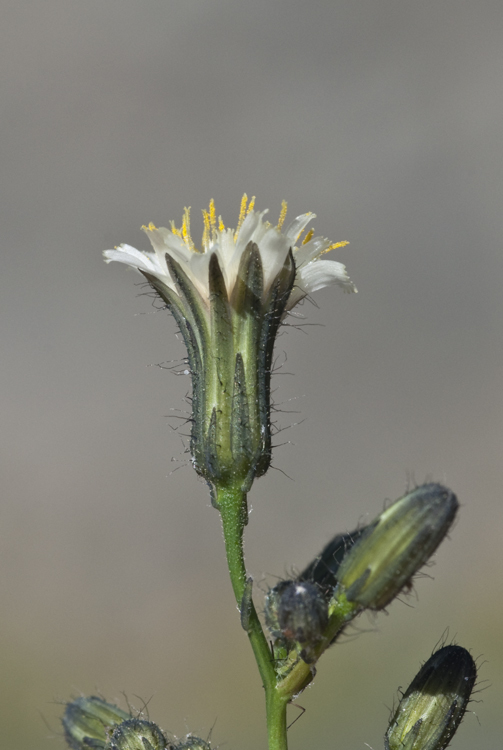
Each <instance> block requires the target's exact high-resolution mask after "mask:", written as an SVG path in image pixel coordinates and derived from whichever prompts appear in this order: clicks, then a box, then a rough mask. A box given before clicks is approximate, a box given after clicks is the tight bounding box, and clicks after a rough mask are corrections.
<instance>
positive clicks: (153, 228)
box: [142, 222, 157, 232]
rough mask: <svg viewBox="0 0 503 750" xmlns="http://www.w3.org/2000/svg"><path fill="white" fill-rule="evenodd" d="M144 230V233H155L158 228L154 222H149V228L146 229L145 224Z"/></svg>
mask: <svg viewBox="0 0 503 750" xmlns="http://www.w3.org/2000/svg"><path fill="white" fill-rule="evenodd" d="M142 229H143V231H144V232H154V231H155V230H156V229H157V227H156V225H155V224H152V222H149V225H148V227H146V226H145V224H143V225H142Z"/></svg>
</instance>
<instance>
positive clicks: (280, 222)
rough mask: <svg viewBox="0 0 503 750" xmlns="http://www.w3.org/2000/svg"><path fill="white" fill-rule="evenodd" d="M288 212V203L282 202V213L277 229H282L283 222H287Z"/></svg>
mask: <svg viewBox="0 0 503 750" xmlns="http://www.w3.org/2000/svg"><path fill="white" fill-rule="evenodd" d="M287 210H288V203H287V202H286V201H281V211H280V214H279V219H278V223H277V224H276V229H281V227H282V226H283V222H284V221H285V217H286V212H287Z"/></svg>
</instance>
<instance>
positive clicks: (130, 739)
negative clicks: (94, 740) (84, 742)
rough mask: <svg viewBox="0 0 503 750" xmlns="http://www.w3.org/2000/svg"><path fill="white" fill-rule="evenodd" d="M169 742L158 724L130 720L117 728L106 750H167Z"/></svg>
mask: <svg viewBox="0 0 503 750" xmlns="http://www.w3.org/2000/svg"><path fill="white" fill-rule="evenodd" d="M166 748H168V742H167V740H166V737H165V736H164V734H163V732H161V730H160V729H159V727H158V726H157V724H154V723H153V722H152V721H142V720H141V719H129V720H128V721H123V722H122V724H119V725H118V726H117V727H115V729H114V732H113V734H112V736H111V738H110V741H109V743H108V744H107V745H106V750H166Z"/></svg>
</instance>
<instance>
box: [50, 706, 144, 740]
mask: <svg viewBox="0 0 503 750" xmlns="http://www.w3.org/2000/svg"><path fill="white" fill-rule="evenodd" d="M130 718H131V717H130V715H129V714H127V713H126V712H125V711H122V710H121V709H120V708H119V707H118V706H115V705H114V704H113V703H107V702H106V701H104V700H102V699H101V698H98V697H97V696H95V695H91V696H89V697H82V698H77V700H75V701H73V702H72V703H67V704H66V709H65V713H64V716H63V718H62V724H63V728H64V730H65V738H66V741H67V742H68V745H69V746H70V747H71V748H72V750H86V749H87V748H100V749H101V748H104V747H105V745H106V743H107V740H108V739H109V737H110V735H111V732H112V730H113V728H114V727H115V726H116V725H117V724H120V723H121V722H123V721H125V720H126V719H130Z"/></svg>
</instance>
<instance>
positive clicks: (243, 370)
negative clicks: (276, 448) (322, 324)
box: [104, 195, 357, 491]
mask: <svg viewBox="0 0 503 750" xmlns="http://www.w3.org/2000/svg"><path fill="white" fill-rule="evenodd" d="M254 205H255V198H252V199H251V201H250V202H249V203H248V199H247V196H246V195H244V196H243V199H242V201H241V210H240V214H239V219H238V224H237V228H236V229H228V228H226V227H225V225H224V224H223V222H222V219H221V218H220V217H219V218H218V221H217V218H216V213H215V205H214V203H213V201H211V202H210V205H209V209H208V210H207V211H203V219H204V232H203V237H202V243H201V248H200V249H198V248H196V246H195V244H194V242H193V240H192V237H191V234H190V209H188V208H186V209H185V212H184V215H183V223H182V227H181V228H180V229H178V228H177V227H176V226H175V224H174V223H173V222H171V227H170V229H167V228H165V227H159V228H157V227H156V226H154V225H153V224H149V225H148V227H146V226H144V227H142V228H143V230H144V231H145V233H146V234H147V236H148V238H149V240H150V242H151V245H152V248H153V250H152V251H140V250H137V249H136V248H134V247H131V245H120V246H119V247H116V248H115V249H114V250H106V251H105V253H104V256H105V261H106V262H107V263H110V262H111V261H118V262H119V263H125V264H126V265H129V266H131V267H132V268H134V269H136V270H137V271H139V272H140V273H141V274H142V275H143V276H144V277H145V278H146V279H147V280H148V282H149V283H150V284H151V286H152V287H153V288H154V289H155V291H156V292H157V293H158V294H159V295H160V297H161V298H162V299H163V300H164V302H165V303H166V305H167V306H168V308H169V309H170V311H171V312H172V313H173V316H174V317H175V319H176V321H177V323H178V325H179V327H180V331H181V333H182V335H183V337H184V340H185V344H186V346H187V351H188V360H189V365H190V369H191V374H192V390H193V393H192V408H193V425H192V436H191V452H192V456H193V462H194V467H195V469H196V471H197V472H198V473H199V474H200V475H201V476H203V477H204V478H205V479H206V480H207V481H208V483H209V484H210V487H212V488H214V487H215V485H216V484H218V486H225V485H232V486H236V484H237V485H239V486H240V487H241V488H242V489H243V491H247V490H248V489H249V487H250V486H251V483H252V482H253V479H254V477H256V476H262V475H263V474H264V473H265V471H267V469H268V467H269V464H270V460H271V430H270V375H271V365H272V354H273V348H274V341H275V338H276V333H277V330H278V327H279V325H280V323H281V321H282V319H283V318H284V317H285V315H286V314H287V312H288V311H289V310H291V309H292V308H293V307H294V306H295V305H296V304H297V303H298V302H299V301H300V300H302V299H303V298H304V297H306V296H307V295H309V294H311V293H312V292H315V291H317V290H318V289H322V288H323V287H325V286H330V285H332V284H337V285H339V286H341V287H342V288H343V290H344V291H346V292H356V291H357V290H356V288H355V286H354V284H353V282H352V281H351V280H350V278H349V276H348V275H347V273H346V268H345V266H344V265H343V264H342V263H338V262H336V261H331V260H321V258H322V256H323V255H325V254H326V253H327V252H329V251H330V250H333V249H335V248H337V247H343V246H344V245H347V244H348V243H347V242H338V243H335V244H332V243H330V242H329V241H328V240H327V239H324V238H322V237H314V232H313V230H311V231H309V232H308V233H307V235H306V236H305V237H304V239H303V240H302V241H301V242H300V237H301V236H302V234H303V232H304V230H305V229H306V226H307V224H308V223H309V222H310V221H311V220H312V219H314V218H315V214H313V213H306V214H302V215H301V216H298V217H297V218H296V219H294V221H293V222H292V223H291V224H290V226H289V227H288V228H287V229H286V230H284V231H283V229H282V227H283V224H284V221H285V217H286V209H287V205H286V203H285V202H283V204H282V209H281V214H280V218H279V221H278V223H277V224H276V226H273V225H272V224H270V223H269V222H268V221H265V220H264V216H265V214H266V213H267V212H266V211H261V212H257V211H255V210H254Z"/></svg>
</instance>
